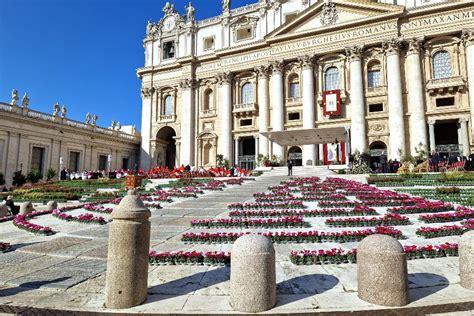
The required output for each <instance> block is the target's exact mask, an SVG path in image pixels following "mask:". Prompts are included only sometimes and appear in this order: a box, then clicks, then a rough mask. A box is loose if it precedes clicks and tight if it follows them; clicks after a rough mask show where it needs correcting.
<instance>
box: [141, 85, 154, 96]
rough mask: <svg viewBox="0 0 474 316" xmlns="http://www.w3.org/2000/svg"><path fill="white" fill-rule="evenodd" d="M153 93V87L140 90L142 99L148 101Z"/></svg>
mask: <svg viewBox="0 0 474 316" xmlns="http://www.w3.org/2000/svg"><path fill="white" fill-rule="evenodd" d="M154 92H155V88H153V87H151V88H150V87H144V88H142V98H144V99H148V98H151V96H152V95H153V93H154Z"/></svg>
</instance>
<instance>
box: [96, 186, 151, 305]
mask: <svg viewBox="0 0 474 316" xmlns="http://www.w3.org/2000/svg"><path fill="white" fill-rule="evenodd" d="M150 216H151V213H150V211H149V210H148V209H147V208H146V207H145V206H144V205H143V202H142V201H141V199H140V196H139V195H137V194H136V192H135V191H128V194H127V196H125V197H124V198H123V199H122V201H121V202H120V204H119V205H118V206H117V207H116V208H115V209H114V211H113V212H112V218H113V222H112V223H111V224H110V231H109V250H108V256H107V274H106V285H105V292H106V293H105V294H106V298H105V305H106V306H107V308H113V309H123V308H130V307H133V306H137V305H140V304H142V303H144V302H145V301H146V299H147V288H148V252H149V250H150V221H149V220H148V218H149V217H150Z"/></svg>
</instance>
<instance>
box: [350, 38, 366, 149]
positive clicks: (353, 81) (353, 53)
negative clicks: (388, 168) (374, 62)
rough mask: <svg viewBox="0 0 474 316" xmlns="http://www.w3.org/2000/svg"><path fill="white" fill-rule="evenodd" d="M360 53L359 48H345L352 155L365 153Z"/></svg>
mask: <svg viewBox="0 0 474 316" xmlns="http://www.w3.org/2000/svg"><path fill="white" fill-rule="evenodd" d="M362 52H363V48H362V47H361V46H353V47H349V48H346V55H347V57H348V60H349V63H350V86H351V152H352V153H355V152H356V151H358V152H360V153H363V152H365V151H367V130H366V127H365V102H364V83H363V82H364V80H363V75H362Z"/></svg>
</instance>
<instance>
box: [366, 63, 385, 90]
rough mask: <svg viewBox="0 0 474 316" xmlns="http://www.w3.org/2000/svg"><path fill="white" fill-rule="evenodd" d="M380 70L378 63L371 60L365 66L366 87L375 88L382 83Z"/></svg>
mask: <svg viewBox="0 0 474 316" xmlns="http://www.w3.org/2000/svg"><path fill="white" fill-rule="evenodd" d="M381 75H382V72H381V71H380V63H379V62H378V61H372V62H371V63H370V64H369V66H368V67H367V87H368V88H376V87H380V86H381V85H382V82H381V81H382V80H381V79H382V77H381Z"/></svg>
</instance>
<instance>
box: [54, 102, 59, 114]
mask: <svg viewBox="0 0 474 316" xmlns="http://www.w3.org/2000/svg"><path fill="white" fill-rule="evenodd" d="M59 110H60V107H59V103H58V102H56V103H54V105H53V116H54V117H57V116H58V114H59Z"/></svg>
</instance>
